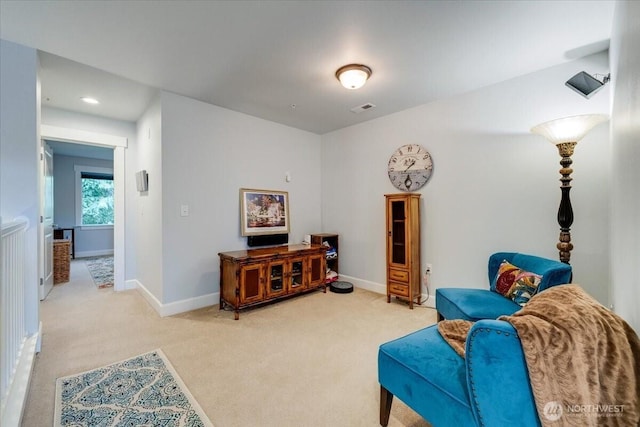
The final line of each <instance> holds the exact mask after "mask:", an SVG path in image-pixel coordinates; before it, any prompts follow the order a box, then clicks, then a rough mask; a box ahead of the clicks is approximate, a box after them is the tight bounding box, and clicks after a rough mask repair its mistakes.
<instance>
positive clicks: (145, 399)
mask: <svg viewBox="0 0 640 427" xmlns="http://www.w3.org/2000/svg"><path fill="white" fill-rule="evenodd" d="M141 425H144V426H190V427H191V426H194V427H195V426H203V427H204V426H208V427H212V424H211V422H210V421H209V419H208V418H207V416H206V415H205V413H204V412H203V411H202V409H201V408H200V405H198V402H196V401H195V399H194V398H193V396H191V393H189V391H188V390H187V387H186V386H185V385H184V383H183V382H182V380H181V379H180V377H179V376H178V374H177V372H176V371H175V370H174V369H173V366H171V363H169V360H168V359H167V358H166V356H165V355H164V353H163V352H162V351H161V350H160V349H158V350H155V351H152V352H150V353H146V354H142V355H140V356H136V357H133V358H131V359H127V360H124V361H122V362H119V363H114V364H113V365H109V366H105V367H102V368H98V369H94V370H92V371H87V372H84V373H81V374H77V375H71V376H68V377H64V378H58V379H57V381H56V409H55V418H54V426H55V427H58V426H100V427H106V426H141Z"/></svg>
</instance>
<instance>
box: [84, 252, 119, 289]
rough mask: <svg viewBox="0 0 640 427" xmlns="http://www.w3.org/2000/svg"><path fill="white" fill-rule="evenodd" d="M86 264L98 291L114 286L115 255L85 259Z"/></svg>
mask: <svg viewBox="0 0 640 427" xmlns="http://www.w3.org/2000/svg"><path fill="white" fill-rule="evenodd" d="M84 262H85V264H86V266H87V269H88V270H89V273H90V274H91V277H92V278H93V282H94V283H95V284H96V286H97V287H98V289H102V288H108V287H111V286H113V255H109V256H95V257H89V258H84Z"/></svg>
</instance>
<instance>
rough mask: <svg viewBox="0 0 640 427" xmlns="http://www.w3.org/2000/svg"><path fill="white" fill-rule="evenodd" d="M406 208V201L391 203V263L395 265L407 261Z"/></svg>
mask: <svg viewBox="0 0 640 427" xmlns="http://www.w3.org/2000/svg"><path fill="white" fill-rule="evenodd" d="M404 208H405V203H404V201H397V202H391V213H392V217H391V230H392V231H391V252H392V253H391V262H392V263H394V264H404V263H405V260H406V259H405V255H406V250H405V235H406V233H405V231H406V230H405V228H406V221H405V217H404V211H405V209H404Z"/></svg>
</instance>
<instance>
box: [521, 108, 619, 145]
mask: <svg viewBox="0 0 640 427" xmlns="http://www.w3.org/2000/svg"><path fill="white" fill-rule="evenodd" d="M607 120H609V116H607V115H606V114H584V115H581V116H571V117H564V118H562V119H556V120H551V121H548V122H544V123H541V124H539V125H537V126H534V127H533V128H531V132H533V133H537V134H538V135H542V136H544V137H545V138H547V139H548V140H549V141H550V142H552V143H553V144H556V145H557V144H561V143H563V142H578V141H580V140H581V139H582V138H584V136H585V135H586V134H587V132H589V131H590V130H591V129H592V128H593V127H594V126H596V125H598V124H600V123H602V122H606V121H607Z"/></svg>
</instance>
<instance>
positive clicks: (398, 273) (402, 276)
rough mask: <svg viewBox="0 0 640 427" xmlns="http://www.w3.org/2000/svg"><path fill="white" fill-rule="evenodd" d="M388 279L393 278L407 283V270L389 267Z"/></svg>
mask: <svg viewBox="0 0 640 427" xmlns="http://www.w3.org/2000/svg"><path fill="white" fill-rule="evenodd" d="M389 280H395V281H397V282H405V283H409V272H408V271H402V270H394V269H392V268H390V269H389Z"/></svg>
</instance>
